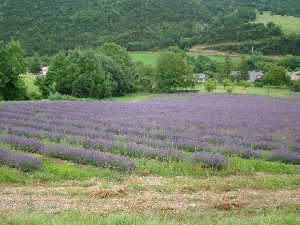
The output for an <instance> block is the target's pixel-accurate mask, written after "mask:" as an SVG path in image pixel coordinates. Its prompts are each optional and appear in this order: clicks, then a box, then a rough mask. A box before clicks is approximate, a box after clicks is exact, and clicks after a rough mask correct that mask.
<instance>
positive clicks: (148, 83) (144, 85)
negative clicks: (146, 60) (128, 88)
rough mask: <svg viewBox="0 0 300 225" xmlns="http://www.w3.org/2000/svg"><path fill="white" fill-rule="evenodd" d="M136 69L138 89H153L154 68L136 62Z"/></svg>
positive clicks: (149, 90) (147, 90) (148, 90)
mask: <svg viewBox="0 0 300 225" xmlns="http://www.w3.org/2000/svg"><path fill="white" fill-rule="evenodd" d="M137 71H138V76H139V90H140V91H146V92H151V91H153V86H154V77H155V68H153V67H152V66H150V65H144V64H143V63H141V64H137Z"/></svg>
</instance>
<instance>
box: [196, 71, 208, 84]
mask: <svg viewBox="0 0 300 225" xmlns="http://www.w3.org/2000/svg"><path fill="white" fill-rule="evenodd" d="M196 75H197V77H198V82H199V83H203V82H205V81H206V78H207V77H206V74H204V73H197V74H196Z"/></svg>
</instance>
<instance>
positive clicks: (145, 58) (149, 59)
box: [130, 52, 159, 66]
mask: <svg viewBox="0 0 300 225" xmlns="http://www.w3.org/2000/svg"><path fill="white" fill-rule="evenodd" d="M130 55H131V57H132V59H133V61H134V62H139V61H142V62H143V63H144V64H145V65H151V66H155V65H156V63H157V59H158V56H159V53H157V52H153V53H151V52H150V53H134V52H132V53H130Z"/></svg>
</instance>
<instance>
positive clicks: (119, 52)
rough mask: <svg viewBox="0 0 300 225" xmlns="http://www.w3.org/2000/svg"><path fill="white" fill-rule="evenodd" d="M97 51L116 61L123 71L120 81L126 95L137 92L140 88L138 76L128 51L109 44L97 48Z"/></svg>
mask: <svg viewBox="0 0 300 225" xmlns="http://www.w3.org/2000/svg"><path fill="white" fill-rule="evenodd" d="M97 51H98V52H100V53H102V54H104V55H106V56H108V57H110V58H111V59H112V60H114V61H115V62H116V63H117V65H118V66H119V67H120V69H121V70H122V73H123V77H120V79H121V80H122V81H121V82H122V84H121V86H122V87H123V89H124V93H130V92H135V91H136V90H137V87H138V83H137V81H138V74H137V71H136V69H135V66H134V63H133V61H132V58H131V56H130V55H129V53H128V52H127V51H126V49H125V48H123V47H121V46H120V45H117V44H114V43H107V44H104V45H102V46H101V47H99V48H97Z"/></svg>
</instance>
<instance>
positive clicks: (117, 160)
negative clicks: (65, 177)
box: [42, 144, 135, 172]
mask: <svg viewBox="0 0 300 225" xmlns="http://www.w3.org/2000/svg"><path fill="white" fill-rule="evenodd" d="M42 153H43V154H45V155H48V156H50V157H54V158H59V159H62V160H70V161H72V162H75V163H80V164H85V165H93V166H100V167H108V168H111V169H116V170H119V171H122V172H131V171H133V169H134V168H135V164H134V163H133V162H130V161H128V160H127V159H126V158H124V157H121V156H116V155H113V154H110V153H104V152H98V151H94V150H88V149H79V148H74V147H70V146H63V145H57V144H56V145H46V146H45V148H44V149H43V151H42Z"/></svg>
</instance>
